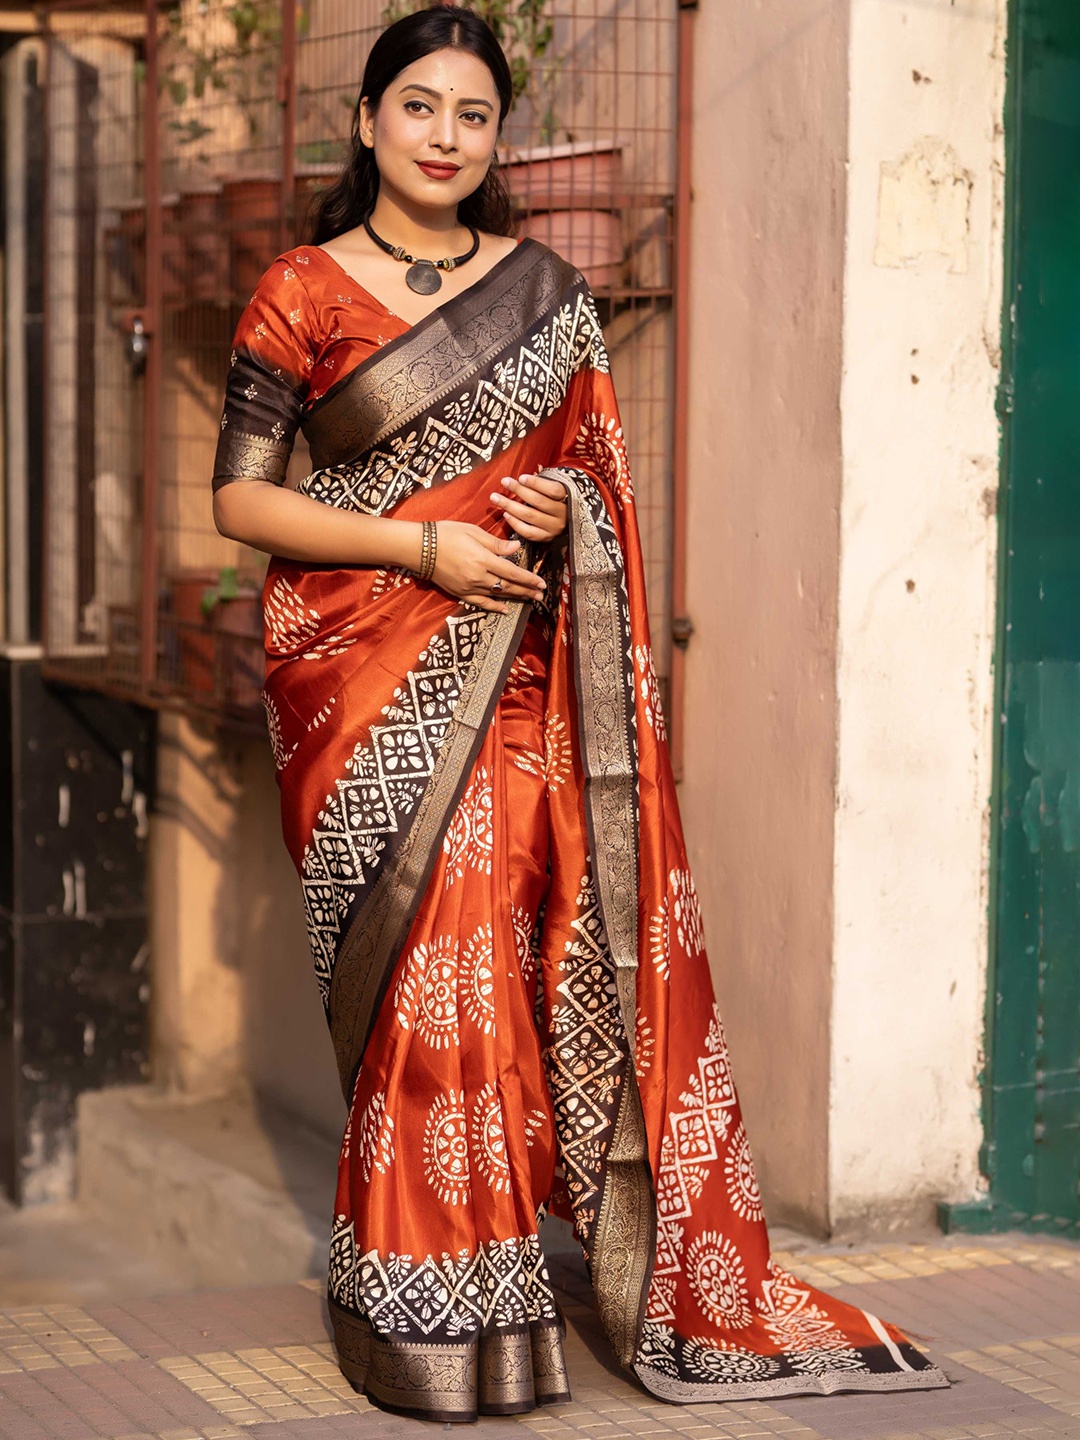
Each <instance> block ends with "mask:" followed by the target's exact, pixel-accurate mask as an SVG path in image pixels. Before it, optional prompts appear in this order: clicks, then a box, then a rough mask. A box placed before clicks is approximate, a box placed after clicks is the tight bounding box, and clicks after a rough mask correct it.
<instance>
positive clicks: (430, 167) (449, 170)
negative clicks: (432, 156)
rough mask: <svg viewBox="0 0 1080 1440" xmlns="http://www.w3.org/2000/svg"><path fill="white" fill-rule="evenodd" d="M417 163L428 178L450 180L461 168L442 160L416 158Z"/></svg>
mask: <svg viewBox="0 0 1080 1440" xmlns="http://www.w3.org/2000/svg"><path fill="white" fill-rule="evenodd" d="M416 163H417V165H418V166H419V167H420V169H421V170H422V171H423V172H424V174H425V175H426V176H427V177H428V178H429V179H430V180H452V179H453V178H454V176H455V175H456V174H457V172H458V171H459V170H460V169H461V166H460V165H452V164H450V163H448V162H447V161H444V160H418V161H417V162H416Z"/></svg>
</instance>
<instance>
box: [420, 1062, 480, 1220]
mask: <svg viewBox="0 0 1080 1440" xmlns="http://www.w3.org/2000/svg"><path fill="white" fill-rule="evenodd" d="M463 1098H464V1097H462V1096H460V1095H459V1094H458V1092H457V1091H456V1090H451V1091H449V1092H448V1093H447V1094H445V1095H439V1096H438V1097H437V1098H436V1099H435V1101H434V1103H433V1104H432V1106H431V1109H430V1110H429V1111H428V1118H427V1124H426V1125H425V1126H424V1174H425V1175H426V1176H427V1182H428V1184H429V1185H430V1186H431V1188H432V1189H433V1190H434V1191H435V1193H436V1194H437V1195H438V1197H439V1199H440V1200H441V1201H442V1202H443V1204H444V1205H464V1204H465V1202H466V1201H467V1200H468V1198H469V1141H468V1134H467V1129H466V1123H465V1109H464V1103H463Z"/></svg>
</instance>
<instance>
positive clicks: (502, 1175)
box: [470, 1082, 510, 1194]
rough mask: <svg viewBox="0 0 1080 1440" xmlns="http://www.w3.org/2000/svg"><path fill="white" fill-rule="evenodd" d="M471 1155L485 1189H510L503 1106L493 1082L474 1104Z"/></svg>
mask: <svg viewBox="0 0 1080 1440" xmlns="http://www.w3.org/2000/svg"><path fill="white" fill-rule="evenodd" d="M470 1139H471V1141H472V1156H473V1160H474V1161H475V1162H476V1168H477V1169H478V1170H479V1171H480V1174H481V1175H482V1176H483V1177H484V1180H485V1181H486V1183H487V1185H488V1187H489V1188H490V1189H492V1190H494V1191H495V1192H496V1193H503V1194H505V1193H506V1192H508V1191H509V1189H510V1164H509V1162H508V1160H507V1158H506V1132H505V1131H504V1129H503V1117H502V1106H501V1105H500V1104H499V1096H498V1092H497V1090H496V1088H495V1084H494V1082H492V1083H490V1084H488V1085H485V1086H484V1088H483V1089H482V1090H481V1091H480V1093H479V1095H477V1097H476V1100H475V1101H474V1103H473V1112H472V1128H471V1133H470Z"/></svg>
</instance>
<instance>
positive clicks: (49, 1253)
mask: <svg viewBox="0 0 1080 1440" xmlns="http://www.w3.org/2000/svg"><path fill="white" fill-rule="evenodd" d="M182 1283H183V1282H182V1281H181V1280H180V1277H179V1276H177V1275H174V1274H172V1272H171V1271H168V1270H165V1269H163V1268H162V1267H161V1266H160V1265H158V1264H156V1263H155V1261H154V1260H153V1259H152V1258H149V1257H148V1256H147V1255H145V1254H144V1253H142V1252H140V1251H137V1250H133V1249H132V1248H131V1247H130V1246H129V1245H126V1244H125V1243H124V1240H123V1239H122V1238H121V1237H118V1236H117V1235H116V1234H114V1233H113V1232H112V1231H111V1230H109V1229H106V1228H105V1227H104V1226H102V1224H101V1223H100V1221H98V1220H97V1219H96V1218H93V1217H91V1216H90V1215H88V1214H87V1213H86V1211H85V1210H84V1209H83V1207H82V1206H81V1205H77V1204H75V1203H74V1202H73V1201H70V1200H65V1201H59V1202H56V1203H52V1204H48V1205H30V1206H27V1207H26V1208H25V1209H17V1208H16V1207H15V1206H14V1205H10V1204H8V1202H7V1201H5V1200H0V1307H5V1306H7V1307H13V1306H24V1305H25V1306H53V1305H79V1306H85V1305H102V1304H116V1303H121V1302H123V1301H125V1300H132V1299H135V1298H137V1297H139V1296H146V1295H164V1294H167V1293H168V1292H169V1291H173V1290H178V1289H180V1288H182Z"/></svg>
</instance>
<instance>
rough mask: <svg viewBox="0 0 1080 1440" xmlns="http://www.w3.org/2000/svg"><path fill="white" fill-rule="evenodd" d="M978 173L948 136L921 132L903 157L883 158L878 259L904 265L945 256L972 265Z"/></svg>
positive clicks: (957, 270)
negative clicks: (970, 247) (966, 164)
mask: <svg viewBox="0 0 1080 1440" xmlns="http://www.w3.org/2000/svg"><path fill="white" fill-rule="evenodd" d="M973 184H974V177H973V176H972V174H971V171H970V170H965V169H964V167H963V166H962V165H961V164H960V159H959V156H958V155H957V153H956V151H955V150H954V149H953V147H952V146H951V145H950V144H949V143H948V141H946V140H942V139H941V138H940V137H939V136H936V135H923V136H921V137H920V138H919V139H918V140H916V142H915V144H914V145H913V146H912V147H911V149H910V150H909V151H908V152H907V153H906V154H905V155H904V156H903V157H902V158H901V159H900V160H895V161H893V160H883V161H882V163H881V180H880V186H879V192H878V235H877V248H876V250H875V251H874V264H875V265H887V266H892V267H894V268H897V269H899V268H901V267H904V266H910V265H917V266H923V265H929V264H931V263H932V262H933V261H935V260H938V261H941V262H942V263H943V265H944V267H945V268H946V269H947V270H948V271H949V272H950V274H953V275H965V274H966V273H967V268H968V236H969V232H970V227H971V188H972V185H973Z"/></svg>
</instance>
